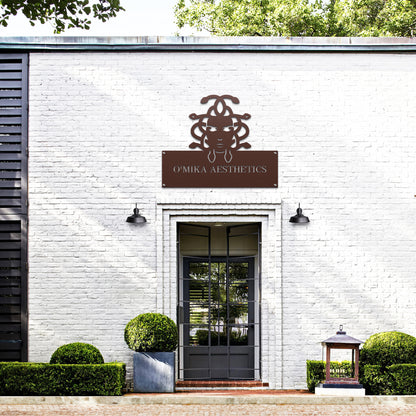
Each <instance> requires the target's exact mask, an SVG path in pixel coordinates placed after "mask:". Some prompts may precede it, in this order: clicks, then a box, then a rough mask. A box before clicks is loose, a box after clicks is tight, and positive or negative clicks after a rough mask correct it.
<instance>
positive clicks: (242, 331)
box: [230, 326, 248, 345]
mask: <svg viewBox="0 0 416 416" xmlns="http://www.w3.org/2000/svg"><path fill="white" fill-rule="evenodd" d="M247 334H248V326H242V327H230V345H248V336H247Z"/></svg>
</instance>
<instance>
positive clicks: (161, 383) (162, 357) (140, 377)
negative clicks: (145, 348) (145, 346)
mask: <svg viewBox="0 0 416 416" xmlns="http://www.w3.org/2000/svg"><path fill="white" fill-rule="evenodd" d="M133 382H134V392H135V393H139V392H142V393H173V392H174V391H175V352H135V353H134V356H133Z"/></svg>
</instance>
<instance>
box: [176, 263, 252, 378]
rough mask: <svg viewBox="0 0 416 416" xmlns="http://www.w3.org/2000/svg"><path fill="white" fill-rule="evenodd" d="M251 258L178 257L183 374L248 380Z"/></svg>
mask: <svg viewBox="0 0 416 416" xmlns="http://www.w3.org/2000/svg"><path fill="white" fill-rule="evenodd" d="M254 331H255V323H254V258H253V257H243V258H240V257H214V258H209V257H208V258H207V257H200V258H195V257H194V258H184V264H183V352H184V355H183V360H184V363H183V368H184V378H185V379H211V380H223V379H254V342H255V341H254V339H255V337H254Z"/></svg>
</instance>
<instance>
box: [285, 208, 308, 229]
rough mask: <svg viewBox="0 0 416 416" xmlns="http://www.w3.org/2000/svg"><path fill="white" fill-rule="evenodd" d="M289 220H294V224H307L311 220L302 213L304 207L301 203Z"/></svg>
mask: <svg viewBox="0 0 416 416" xmlns="http://www.w3.org/2000/svg"><path fill="white" fill-rule="evenodd" d="M289 222H293V223H294V224H306V223H307V222H309V218H308V217H306V216H305V215H303V214H302V209H301V207H300V204H299V208H298V209H297V210H296V215H294V216H293V217H290V220H289Z"/></svg>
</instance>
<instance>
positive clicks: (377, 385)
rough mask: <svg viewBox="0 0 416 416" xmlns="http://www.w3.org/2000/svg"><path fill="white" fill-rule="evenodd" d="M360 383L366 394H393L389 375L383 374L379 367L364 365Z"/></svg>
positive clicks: (387, 373)
mask: <svg viewBox="0 0 416 416" xmlns="http://www.w3.org/2000/svg"><path fill="white" fill-rule="evenodd" d="M360 383H361V384H362V385H363V386H364V388H365V393H366V394H369V395H386V394H393V393H392V383H391V378H390V374H389V372H385V371H384V370H383V368H382V367H381V365H373V364H367V365H365V366H364V367H363V369H362V371H361V372H360Z"/></svg>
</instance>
